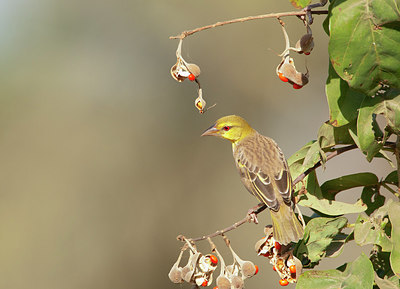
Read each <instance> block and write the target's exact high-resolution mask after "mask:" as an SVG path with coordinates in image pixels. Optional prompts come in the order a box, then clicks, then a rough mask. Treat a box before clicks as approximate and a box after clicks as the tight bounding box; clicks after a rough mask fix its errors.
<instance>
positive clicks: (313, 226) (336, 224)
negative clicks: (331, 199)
mask: <svg viewBox="0 0 400 289" xmlns="http://www.w3.org/2000/svg"><path fill="white" fill-rule="evenodd" d="M346 224H347V219H346V218H345V217H337V218H334V219H332V218H314V219H312V220H310V221H309V222H308V224H307V226H306V228H305V230H304V237H303V240H302V241H301V243H299V246H298V248H297V252H296V254H297V256H299V257H302V258H304V257H306V258H308V259H309V260H310V261H311V263H317V262H319V261H320V260H321V259H322V258H323V257H324V256H325V255H326V250H327V248H328V246H329V245H330V244H331V243H332V240H333V238H334V237H335V236H336V235H337V234H338V233H339V232H340V231H341V230H342V229H343V227H344V226H346Z"/></svg>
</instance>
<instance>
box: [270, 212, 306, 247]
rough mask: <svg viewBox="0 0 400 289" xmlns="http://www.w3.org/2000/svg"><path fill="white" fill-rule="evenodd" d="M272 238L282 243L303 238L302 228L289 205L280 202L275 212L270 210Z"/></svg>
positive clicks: (285, 243)
mask: <svg viewBox="0 0 400 289" xmlns="http://www.w3.org/2000/svg"><path fill="white" fill-rule="evenodd" d="M270 212H271V219H272V226H273V228H274V239H275V241H276V242H278V243H279V244H282V245H287V244H289V243H290V242H297V241H299V240H300V239H302V238H303V234H304V230H303V226H302V225H301V224H300V222H299V220H298V219H297V217H296V215H295V214H294V212H293V210H292V208H291V207H289V206H287V205H286V204H282V205H281V206H280V207H279V210H278V211H277V212H274V211H272V210H270Z"/></svg>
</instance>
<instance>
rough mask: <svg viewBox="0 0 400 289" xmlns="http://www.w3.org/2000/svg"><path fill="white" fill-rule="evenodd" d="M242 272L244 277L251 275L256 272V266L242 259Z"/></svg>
mask: <svg viewBox="0 0 400 289" xmlns="http://www.w3.org/2000/svg"><path fill="white" fill-rule="evenodd" d="M242 274H243V276H244V277H245V278H250V277H253V276H254V275H255V274H256V266H254V264H253V262H251V261H244V262H243V264H242Z"/></svg>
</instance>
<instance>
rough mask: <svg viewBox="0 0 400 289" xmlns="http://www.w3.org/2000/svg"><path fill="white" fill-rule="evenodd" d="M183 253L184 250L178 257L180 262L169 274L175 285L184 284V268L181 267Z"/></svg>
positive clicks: (177, 262)
mask: <svg viewBox="0 0 400 289" xmlns="http://www.w3.org/2000/svg"><path fill="white" fill-rule="evenodd" d="M183 251H184V250H181V252H180V253H179V256H178V260H177V261H176V262H175V263H174V265H173V266H172V268H171V270H170V271H169V273H168V277H169V279H170V280H171V281H172V282H173V283H182V282H183V279H182V268H181V267H179V263H180V262H181V259H182V255H183Z"/></svg>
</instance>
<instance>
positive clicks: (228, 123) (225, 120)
mask: <svg viewBox="0 0 400 289" xmlns="http://www.w3.org/2000/svg"><path fill="white" fill-rule="evenodd" d="M252 132H254V129H253V128H251V126H250V125H249V124H248V123H247V121H245V120H244V119H243V118H241V117H240V116H237V115H228V116H224V117H221V118H220V119H218V120H217V121H216V122H215V124H213V125H212V126H211V127H209V128H208V129H207V130H206V131H205V132H204V133H203V134H202V135H201V136H205V135H211V136H218V137H221V138H224V139H227V140H230V141H231V142H233V143H235V142H237V141H240V140H242V139H243V138H245V137H246V136H248V135H249V134H251V133H252Z"/></svg>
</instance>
